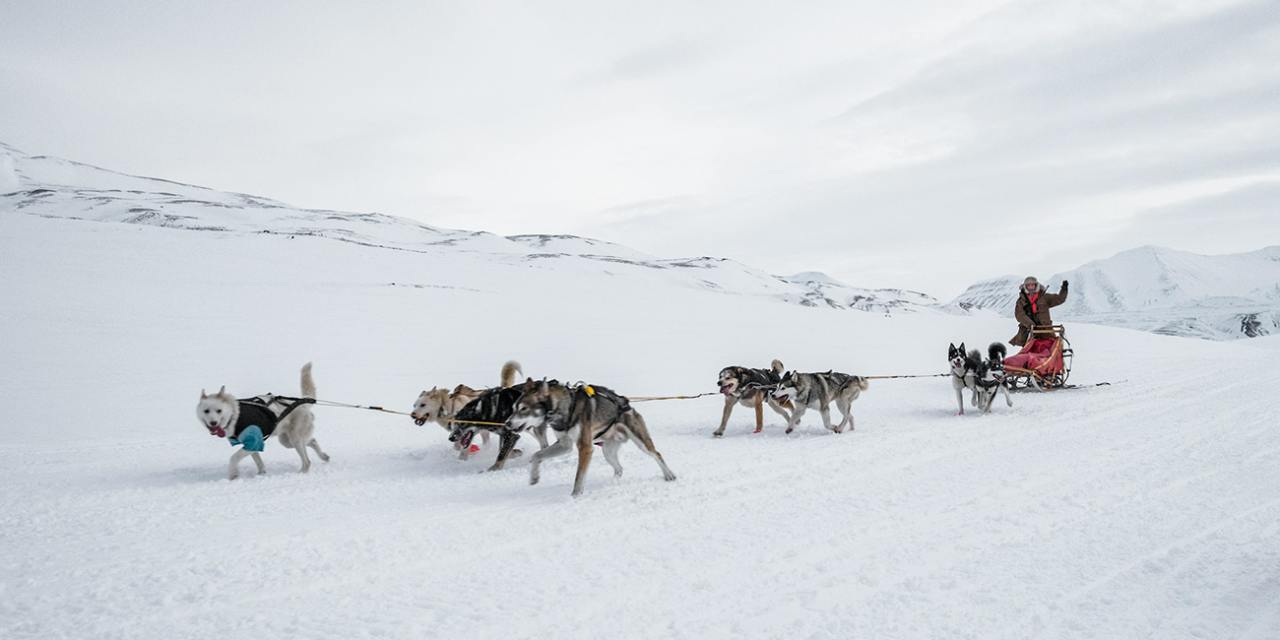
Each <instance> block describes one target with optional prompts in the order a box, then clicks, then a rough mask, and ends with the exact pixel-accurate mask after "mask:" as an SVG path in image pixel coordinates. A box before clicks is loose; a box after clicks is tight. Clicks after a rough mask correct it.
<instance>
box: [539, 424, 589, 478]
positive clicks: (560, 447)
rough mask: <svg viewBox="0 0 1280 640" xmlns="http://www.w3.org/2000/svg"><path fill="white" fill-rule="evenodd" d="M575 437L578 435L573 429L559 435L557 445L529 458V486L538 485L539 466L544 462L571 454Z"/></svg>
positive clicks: (557, 435)
mask: <svg viewBox="0 0 1280 640" xmlns="http://www.w3.org/2000/svg"><path fill="white" fill-rule="evenodd" d="M575 437H577V434H575V433H574V432H573V430H572V429H570V430H569V432H568V433H563V434H562V433H557V434H556V443H555V444H553V445H551V446H549V447H547V448H546V449H542V450H541V451H539V452H537V453H535V454H533V456H532V457H531V458H529V484H538V477H539V474H538V466H539V465H541V464H542V461H543V460H545V459H547V458H555V457H558V456H562V455H564V454H566V453H569V447H570V446H572V445H573V439H574V438H575Z"/></svg>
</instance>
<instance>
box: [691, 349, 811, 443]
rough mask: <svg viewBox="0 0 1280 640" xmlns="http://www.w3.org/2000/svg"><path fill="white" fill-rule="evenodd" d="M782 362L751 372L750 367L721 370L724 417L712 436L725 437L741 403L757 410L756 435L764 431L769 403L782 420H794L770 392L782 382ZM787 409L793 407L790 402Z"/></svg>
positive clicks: (720, 381) (720, 382)
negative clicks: (728, 425)
mask: <svg viewBox="0 0 1280 640" xmlns="http://www.w3.org/2000/svg"><path fill="white" fill-rule="evenodd" d="M782 371H783V367H782V363H781V362H779V361H777V360H774V361H773V363H772V364H771V366H770V368H768V369H749V368H747V367H725V368H723V369H721V370H720V380H719V382H718V384H719V385H720V393H723V394H724V415H723V416H722V417H721V418H720V428H719V429H716V432H715V433H713V434H711V435H713V436H715V437H717V438H718V437H720V436H723V435H724V427H725V425H727V424H729V414H731V413H733V406H734V405H735V404H741V405H742V406H744V407H753V408H755V410H756V431H755V432H756V433H760V432H761V431H762V430H763V429H764V405H765V404H768V405H769V408H770V409H773V410H774V411H775V412H777V413H778V415H781V416H782V419H783V420H786V421H788V422H790V421H791V415H790V414H788V413H787V412H786V410H785V409H783V408H782V406H780V405H779V404H778V403H777V401H775V400H774V399H773V396H772V395H770V394H769V391H770V390H771V389H773V387H775V386H777V384H778V381H779V380H781V379H782ZM786 407H787V408H788V409H790V408H793V407H792V406H791V404H790V403H787V404H786Z"/></svg>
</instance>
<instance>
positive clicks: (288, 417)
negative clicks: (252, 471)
mask: <svg viewBox="0 0 1280 640" xmlns="http://www.w3.org/2000/svg"><path fill="white" fill-rule="evenodd" d="M315 401H316V383H315V381H314V380H312V378H311V363H310V362H308V363H307V364H306V365H305V366H303V367H302V397H301V398H287V397H284V396H277V395H274V394H270V393H267V394H263V395H260V396H254V397H252V398H249V399H247V400H237V399H236V398H235V396H232V395H231V394H229V393H227V388H226V387H225V386H224V387H222V388H221V389H219V390H218V392H217V393H215V394H213V395H207V394H205V392H204V391H201V392H200V403H199V404H197V405H196V418H197V419H198V420H200V424H202V425H204V428H205V429H207V430H208V431H209V434H210V435H214V436H217V437H219V438H227V439H228V441H229V442H230V443H231V446H233V447H234V446H237V445H241V448H240V449H238V450H236V452H235V453H233V454H231V463H230V465H229V468H228V477H229V478H230V479H232V480H235V479H236V478H237V477H239V475H240V461H241V460H243V459H244V458H245V457H246V456H253V462H254V464H256V465H257V466H258V473H259V474H264V473H266V472H267V468H266V467H265V466H264V465H263V464H262V456H260V455H258V454H259V453H260V452H261V451H262V450H263V445H264V444H265V443H266V441H267V439H269V438H271V436H276V438H277V439H278V440H279V441H280V444H281V445H283V446H285V447H289V448H291V449H293V450H295V451H297V452H298V457H299V458H302V469H301V472H302V473H306V472H307V471H308V470H310V469H311V459H310V458H309V457H307V447H311V448H312V449H314V450H315V452H316V455H318V456H320V459H321V460H324V461H325V462H328V461H329V456H328V455H327V454H325V452H323V451H321V450H320V443H318V442H316V439H315V438H314V437H313V435H312V434H314V433H315V416H314V415H312V413H311V407H310V406H309V405H310V404H313V403H315Z"/></svg>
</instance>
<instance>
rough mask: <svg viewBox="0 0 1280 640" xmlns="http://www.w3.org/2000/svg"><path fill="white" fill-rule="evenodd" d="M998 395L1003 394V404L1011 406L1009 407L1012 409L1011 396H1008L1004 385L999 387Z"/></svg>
mask: <svg viewBox="0 0 1280 640" xmlns="http://www.w3.org/2000/svg"><path fill="white" fill-rule="evenodd" d="M1000 393H1003V394H1004V401H1005V404H1007V405H1009V406H1011V407H1012V406H1013V396H1011V395H1009V390H1008V389H1006V388H1005V386H1004V385H1000Z"/></svg>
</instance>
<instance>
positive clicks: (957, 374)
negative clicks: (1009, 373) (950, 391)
mask: <svg viewBox="0 0 1280 640" xmlns="http://www.w3.org/2000/svg"><path fill="white" fill-rule="evenodd" d="M1007 353H1008V352H1007V351H1006V350H1005V346H1004V345H1003V344H1001V343H999V342H993V343H991V345H990V346H988V347H987V359H986V360H983V359H982V354H981V353H979V352H978V350H977V349H970V350H969V351H968V352H967V353H966V352H965V348H964V343H963V342H961V343H960V346H959V347H957V346H956V345H955V344H954V343H952V344H951V345H950V346H949V347H948V349H947V361H948V362H949V363H950V365H951V386H952V388H954V389H955V391H956V404H957V405H959V408H960V412H959V413H958V414H957V415H964V390H965V389H969V390H970V391H971V392H972V397H971V398H970V403H971V404H972V405H973V406H974V407H976V408H978V409H981V410H982V412H983V413H991V405H992V404H993V403H994V402H995V399H996V394H997V393H1003V394H1004V399H1005V402H1006V403H1008V405H1009V406H1011V407H1012V406H1013V398H1012V397H1010V396H1009V390H1008V389H1007V388H1005V386H1004V357H1005V354H1007Z"/></svg>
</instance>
